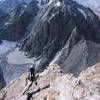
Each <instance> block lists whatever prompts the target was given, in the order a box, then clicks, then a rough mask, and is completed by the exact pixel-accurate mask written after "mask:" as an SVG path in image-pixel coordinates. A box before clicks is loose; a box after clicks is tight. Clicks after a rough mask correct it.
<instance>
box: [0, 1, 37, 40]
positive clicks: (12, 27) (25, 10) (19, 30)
mask: <svg viewBox="0 0 100 100" xmlns="http://www.w3.org/2000/svg"><path fill="white" fill-rule="evenodd" d="M15 1H16V0H15ZM38 10H39V9H38V6H37V3H36V2H35V1H34V0H32V2H31V3H30V4H26V3H25V2H23V3H18V4H17V5H16V6H15V7H14V8H12V9H11V10H10V11H9V14H8V16H7V17H6V19H5V20H4V21H3V22H2V23H0V40H1V39H7V40H10V41H11V40H12V41H16V40H19V39H21V38H22V37H23V35H24V34H25V33H26V30H27V27H28V25H29V24H30V23H31V21H32V20H33V19H34V17H35V16H36V15H37V13H38Z"/></svg>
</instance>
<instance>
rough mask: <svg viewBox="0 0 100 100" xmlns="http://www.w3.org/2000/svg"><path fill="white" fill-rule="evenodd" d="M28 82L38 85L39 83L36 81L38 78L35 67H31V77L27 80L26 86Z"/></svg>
mask: <svg viewBox="0 0 100 100" xmlns="http://www.w3.org/2000/svg"><path fill="white" fill-rule="evenodd" d="M28 80H30V81H31V82H32V83H33V82H34V83H35V84H36V85H37V81H36V76H35V65H34V64H33V65H31V67H30V69H29V75H28V77H27V78H26V86H27V82H28Z"/></svg>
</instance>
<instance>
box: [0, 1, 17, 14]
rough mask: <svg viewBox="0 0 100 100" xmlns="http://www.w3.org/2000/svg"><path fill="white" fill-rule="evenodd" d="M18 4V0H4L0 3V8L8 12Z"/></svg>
mask: <svg viewBox="0 0 100 100" xmlns="http://www.w3.org/2000/svg"><path fill="white" fill-rule="evenodd" d="M18 4H19V1H18V0H5V1H4V2H2V3H1V4H0V8H1V9H2V10H3V11H5V12H9V11H10V10H11V9H13V8H14V7H15V6H17V5H18Z"/></svg>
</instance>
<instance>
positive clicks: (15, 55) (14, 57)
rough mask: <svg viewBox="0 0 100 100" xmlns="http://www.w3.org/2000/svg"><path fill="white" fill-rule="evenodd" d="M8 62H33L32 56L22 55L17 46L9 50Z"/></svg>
mask: <svg viewBox="0 0 100 100" xmlns="http://www.w3.org/2000/svg"><path fill="white" fill-rule="evenodd" d="M7 58H8V59H7V60H8V63H11V64H27V63H34V58H30V59H29V58H27V57H26V56H25V55H24V52H22V51H19V48H16V49H15V50H14V51H13V52H11V53H10V54H9V55H8V56H7Z"/></svg>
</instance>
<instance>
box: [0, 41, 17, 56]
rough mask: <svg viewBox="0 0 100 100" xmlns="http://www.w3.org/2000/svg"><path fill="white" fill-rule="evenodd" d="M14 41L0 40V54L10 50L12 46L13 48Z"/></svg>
mask: <svg viewBox="0 0 100 100" xmlns="http://www.w3.org/2000/svg"><path fill="white" fill-rule="evenodd" d="M15 45H16V43H15V42H9V41H6V40H2V43H1V44H0V55H1V54H3V53H6V52H7V51H9V50H11V49H12V48H15Z"/></svg>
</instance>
